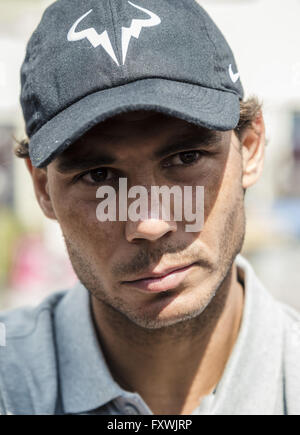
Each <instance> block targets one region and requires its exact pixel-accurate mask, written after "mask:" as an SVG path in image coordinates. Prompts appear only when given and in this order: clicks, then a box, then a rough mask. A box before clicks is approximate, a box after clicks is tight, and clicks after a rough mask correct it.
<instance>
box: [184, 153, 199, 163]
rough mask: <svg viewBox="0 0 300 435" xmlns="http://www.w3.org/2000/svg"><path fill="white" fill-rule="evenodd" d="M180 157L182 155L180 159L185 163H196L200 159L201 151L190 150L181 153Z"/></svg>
mask: <svg viewBox="0 0 300 435" xmlns="http://www.w3.org/2000/svg"><path fill="white" fill-rule="evenodd" d="M179 157H180V160H181V161H182V163H184V164H185V165H189V164H191V163H194V162H196V161H197V160H198V158H199V153H198V152H197V151H188V152H185V153H180V154H179Z"/></svg>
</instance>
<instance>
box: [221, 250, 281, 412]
mask: <svg viewBox="0 0 300 435" xmlns="http://www.w3.org/2000/svg"><path fill="white" fill-rule="evenodd" d="M236 265H237V269H238V274H239V276H240V277H241V279H242V281H243V283H244V288H245V300H244V310H243V317H242V322H241V327H240V331H239V335H238V338H237V340H236V343H235V345H234V348H233V351H232V353H231V355H230V358H229V360H228V362H227V364H226V367H225V370H224V373H223V376H222V378H221V380H220V382H219V385H218V387H217V391H216V395H215V404H216V407H215V408H214V410H213V413H214V414H223V415H224V414H225V415H260V414H262V413H263V414H264V415H270V414H271V415H272V414H274V409H275V408H276V400H277V399H278V395H280V394H281V397H282V392H281V391H280V388H282V379H281V376H282V349H283V329H284V327H283V317H282V311H281V310H280V308H279V304H278V303H277V302H276V301H275V300H274V299H273V297H272V296H271V295H270V294H269V293H268V292H267V291H266V290H265V288H264V286H263V285H262V284H261V282H260V280H259V279H258V277H257V276H256V274H255V272H254V270H253V268H252V266H251V265H250V263H249V262H248V261H247V260H246V259H245V258H244V257H242V256H241V255H238V256H237V258H236Z"/></svg>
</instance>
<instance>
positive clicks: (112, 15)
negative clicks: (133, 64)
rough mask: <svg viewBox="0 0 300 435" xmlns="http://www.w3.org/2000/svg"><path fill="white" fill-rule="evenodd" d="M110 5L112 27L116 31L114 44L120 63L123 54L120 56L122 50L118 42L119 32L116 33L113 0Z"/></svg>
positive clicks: (109, 2)
mask: <svg viewBox="0 0 300 435" xmlns="http://www.w3.org/2000/svg"><path fill="white" fill-rule="evenodd" d="M108 4H109V10H110V14H111V21H112V25H113V29H114V43H115V48H116V50H117V53H118V61H120V59H121V57H120V56H121V54H120V50H119V44H118V41H117V32H116V23H115V18H114V11H113V6H112V2H111V0H108Z"/></svg>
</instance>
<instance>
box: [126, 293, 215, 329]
mask: <svg viewBox="0 0 300 435" xmlns="http://www.w3.org/2000/svg"><path fill="white" fill-rule="evenodd" d="M167 293H168V294H167ZM213 296H214V294H211V295H205V296H204V295H202V297H201V300H199V296H198V297H196V296H195V294H193V295H192V294H188V295H183V294H179V295H178V294H174V292H171V291H170V292H165V293H164V294H162V295H159V297H158V298H157V300H155V301H154V302H152V303H149V302H148V303H147V304H145V305H143V306H141V307H139V308H138V309H137V310H136V311H135V312H130V313H128V312H127V313H123V314H125V315H126V317H127V318H128V319H129V320H130V321H132V322H133V323H135V324H136V325H137V326H140V327H141V328H144V329H161V328H167V327H170V326H173V325H178V324H180V323H184V322H188V321H189V320H192V319H195V318H197V317H199V316H200V315H201V314H202V313H203V311H204V310H205V309H206V307H207V306H208V305H209V303H210V302H211V300H212V299H213Z"/></svg>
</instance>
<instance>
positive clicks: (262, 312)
mask: <svg viewBox="0 0 300 435" xmlns="http://www.w3.org/2000/svg"><path fill="white" fill-rule="evenodd" d="M236 263H237V266H238V272H239V275H240V277H241V279H242V280H243V282H244V288H245V306H244V312H243V319H242V324H241V329H240V332H239V336H238V339H237V341H236V344H235V346H234V349H233V351H232V354H231V356H230V358H229V360H228V362H227V365H226V368H225V371H224V373H223V376H222V378H221V380H220V382H219V384H218V386H217V388H216V390H215V392H214V393H213V394H211V395H209V396H207V397H206V398H205V399H204V400H202V401H201V402H200V401H199V406H198V407H197V408H196V409H195V410H194V412H193V413H192V414H197V415H201V414H202V415H208V414H213V415H241V414H242V415H243V414H248V415H249V414H250V415H260V414H263V415H274V414H275V415H276V414H279V415H295V414H296V415H298V414H300V364H299V363H300V315H299V314H298V313H297V312H295V311H294V310H293V309H291V308H289V307H287V306H285V305H283V304H281V303H279V302H277V301H276V300H274V299H273V297H272V296H271V295H270V294H269V293H268V292H267V291H266V290H265V289H264V287H263V286H262V284H261V283H260V281H259V280H258V278H257V277H256V275H255V273H254V271H253V269H252V267H251V266H250V264H249V263H248V262H247V261H246V260H245V259H244V258H243V257H242V256H241V255H239V256H238V257H237V259H236ZM0 322H3V323H4V324H5V327H6V333H7V337H6V346H5V347H0V412H1V414H37V415H38V414H102V415H104V414H105V415H121V414H127V415H134V414H142V415H146V414H152V411H151V410H150V409H149V407H148V406H147V404H146V403H145V402H144V400H143V398H142V397H141V396H140V395H139V394H138V393H134V392H128V391H125V390H124V389H122V388H121V387H120V386H119V385H118V384H117V382H115V381H114V379H113V378H112V376H111V374H110V371H109V367H108V366H107V364H106V362H105V360H104V357H103V354H102V352H101V348H100V346H99V343H98V341H97V337H96V333H95V329H94V326H93V322H92V319H91V312H90V298H89V293H88V291H87V290H86V289H85V288H84V287H83V286H82V285H81V284H78V285H77V286H76V287H75V288H74V289H72V290H69V291H62V292H58V293H55V294H53V295H51V296H50V297H48V298H47V299H45V300H44V302H43V303H42V304H41V305H39V306H38V307H36V308H21V309H17V310H12V311H9V312H4V313H2V314H1V315H0ZM145 376H147V373H145ZM157 388H159V385H157Z"/></svg>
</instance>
